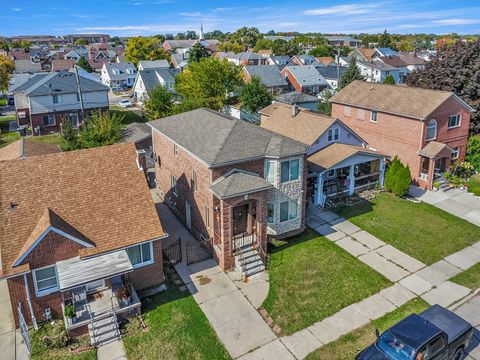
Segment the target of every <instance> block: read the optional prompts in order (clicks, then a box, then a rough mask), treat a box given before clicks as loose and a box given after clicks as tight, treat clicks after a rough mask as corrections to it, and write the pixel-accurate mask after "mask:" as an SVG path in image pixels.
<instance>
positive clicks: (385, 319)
mask: <svg viewBox="0 0 480 360" xmlns="http://www.w3.org/2000/svg"><path fill="white" fill-rule="evenodd" d="M428 307H429V305H428V304H427V303H426V302H425V301H424V300H422V299H421V298H416V299H413V300H411V301H409V302H407V303H406V304H405V305H403V306H401V307H399V308H398V309H395V310H394V311H392V312H390V313H388V314H386V315H384V316H382V317H381V318H379V319H377V320H373V321H372V322H371V323H369V324H367V325H365V326H362V327H361V328H359V329H357V330H354V331H352V332H350V333H348V334H346V335H344V336H342V337H341V338H340V339H338V340H337V341H334V342H331V343H329V344H327V345H325V346H323V347H321V348H320V349H318V350H316V351H314V352H312V353H310V354H309V355H308V356H307V360H316V359H319V360H320V359H321V360H351V359H354V358H355V356H356V355H357V354H358V353H359V352H360V351H361V350H363V349H364V348H366V347H368V346H369V345H370V344H372V343H373V342H374V341H375V339H376V337H375V329H378V330H379V331H380V333H382V332H384V331H385V330H387V329H388V328H389V327H391V326H392V325H394V324H395V323H397V322H398V321H400V320H402V319H403V318H405V317H406V316H408V315H410V314H412V313H419V312H421V311H423V310H425V309H427V308H428Z"/></svg>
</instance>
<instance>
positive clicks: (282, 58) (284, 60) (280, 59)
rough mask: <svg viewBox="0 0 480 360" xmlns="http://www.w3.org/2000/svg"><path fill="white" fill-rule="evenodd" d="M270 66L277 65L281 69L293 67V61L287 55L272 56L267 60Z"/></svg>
mask: <svg viewBox="0 0 480 360" xmlns="http://www.w3.org/2000/svg"><path fill="white" fill-rule="evenodd" d="M267 61H268V64H269V65H277V66H280V67H283V66H287V65H291V64H293V63H292V59H291V58H290V56H287V55H271V56H269V57H268V58H267Z"/></svg>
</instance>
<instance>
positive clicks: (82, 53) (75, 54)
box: [64, 46, 88, 62]
mask: <svg viewBox="0 0 480 360" xmlns="http://www.w3.org/2000/svg"><path fill="white" fill-rule="evenodd" d="M81 57H84V58H85V59H88V49H87V48H86V47H85V46H75V47H74V48H73V49H72V50H70V51H69V52H67V53H66V54H65V55H64V58H65V60H75V62H77V61H78V60H80V58H81Z"/></svg>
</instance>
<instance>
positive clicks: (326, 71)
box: [316, 66, 347, 80]
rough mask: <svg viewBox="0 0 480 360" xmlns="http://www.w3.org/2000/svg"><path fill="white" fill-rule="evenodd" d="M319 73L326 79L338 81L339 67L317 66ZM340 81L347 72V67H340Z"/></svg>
mask: <svg viewBox="0 0 480 360" xmlns="http://www.w3.org/2000/svg"><path fill="white" fill-rule="evenodd" d="M316 69H317V71H318V72H319V73H320V75H322V76H323V77H324V78H325V79H328V80H337V67H336V66H317V67H316ZM338 69H339V74H340V77H339V79H341V78H342V76H343V74H344V72H345V71H347V68H346V67H341V66H340V67H339V68H338Z"/></svg>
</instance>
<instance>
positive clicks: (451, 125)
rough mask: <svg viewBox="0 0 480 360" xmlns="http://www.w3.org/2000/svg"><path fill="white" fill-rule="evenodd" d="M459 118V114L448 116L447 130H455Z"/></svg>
mask: <svg viewBox="0 0 480 360" xmlns="http://www.w3.org/2000/svg"><path fill="white" fill-rule="evenodd" d="M460 121H461V116H460V114H456V115H450V116H449V117H448V128H449V129H451V128H456V127H459V126H460Z"/></svg>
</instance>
